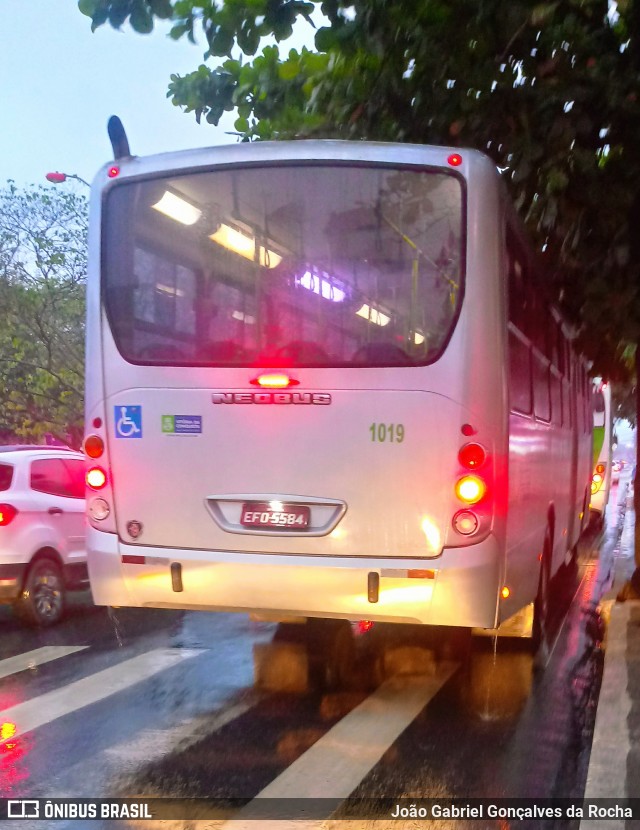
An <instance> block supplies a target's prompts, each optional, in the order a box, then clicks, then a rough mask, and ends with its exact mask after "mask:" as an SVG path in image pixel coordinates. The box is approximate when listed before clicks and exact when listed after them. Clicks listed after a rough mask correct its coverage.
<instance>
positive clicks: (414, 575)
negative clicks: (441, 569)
mask: <svg viewBox="0 0 640 830" xmlns="http://www.w3.org/2000/svg"><path fill="white" fill-rule="evenodd" d="M407 577H408V578H409V579H435V578H436V572H435V571H427V570H421V569H417V568H411V569H410V570H408V571H407Z"/></svg>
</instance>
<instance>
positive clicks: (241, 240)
mask: <svg viewBox="0 0 640 830" xmlns="http://www.w3.org/2000/svg"><path fill="white" fill-rule="evenodd" d="M209 239H211V240H212V241H213V242H216V243H217V244H218V245H222V247H223V248H226V249H227V250H228V251H233V253H234V254H239V255H240V256H243V257H244V258H245V259H251V260H255V258H256V240H255V238H254V237H253V236H251V235H250V234H246V233H244V232H243V231H239V230H237V228H232V227H231V226H230V225H225V224H224V223H222V224H221V225H220V227H219V228H218V230H217V231H216V232H215V233H212V234H211V235H210V236H209ZM258 255H259V261H260V265H262V266H263V267H264V268H276V267H277V266H278V265H280V263H281V262H282V257H281V256H280V255H279V254H277V253H276V252H275V251H272V250H270V249H269V248H264V247H263V246H262V245H261V246H260V247H259V252H258Z"/></svg>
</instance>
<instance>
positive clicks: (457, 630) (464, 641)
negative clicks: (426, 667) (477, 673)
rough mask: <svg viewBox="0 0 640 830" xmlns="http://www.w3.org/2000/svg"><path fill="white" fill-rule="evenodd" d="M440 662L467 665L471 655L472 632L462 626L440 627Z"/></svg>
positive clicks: (438, 645) (437, 653) (437, 648)
mask: <svg viewBox="0 0 640 830" xmlns="http://www.w3.org/2000/svg"><path fill="white" fill-rule="evenodd" d="M437 638H438V644H437V647H436V657H437V659H438V660H457V661H459V662H462V663H466V662H467V660H468V659H469V656H470V654H471V645H472V640H473V637H472V630H471V629H470V628H463V627H461V626H447V625H442V626H439V627H438V633H437Z"/></svg>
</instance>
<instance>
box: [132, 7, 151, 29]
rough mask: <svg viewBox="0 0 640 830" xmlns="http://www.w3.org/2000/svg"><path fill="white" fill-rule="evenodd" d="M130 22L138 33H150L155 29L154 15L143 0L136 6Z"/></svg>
mask: <svg viewBox="0 0 640 830" xmlns="http://www.w3.org/2000/svg"><path fill="white" fill-rule="evenodd" d="M129 22H130V23H131V26H132V28H133V29H134V30H135V31H136V32H138V34H141V35H148V34H149V33H150V32H152V31H153V17H152V15H151V14H149V10H148V9H147V8H146V7H145V6H144V5H143V3H142V2H138V3H136V5H135V6H134V8H133V10H132V12H131V17H130V21H129Z"/></svg>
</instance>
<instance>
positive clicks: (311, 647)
mask: <svg viewBox="0 0 640 830" xmlns="http://www.w3.org/2000/svg"><path fill="white" fill-rule="evenodd" d="M307 635H308V636H307V648H308V655H309V678H310V680H311V682H312V684H313V685H314V686H316V687H317V688H320V689H323V690H327V691H336V690H338V689H342V688H345V687H346V688H348V687H349V686H350V685H351V681H352V679H353V676H354V668H355V659H356V653H355V641H354V638H353V631H352V629H351V625H350V624H349V622H348V621H347V620H330V619H318V618H316V617H310V618H309V619H308V620H307Z"/></svg>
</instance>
